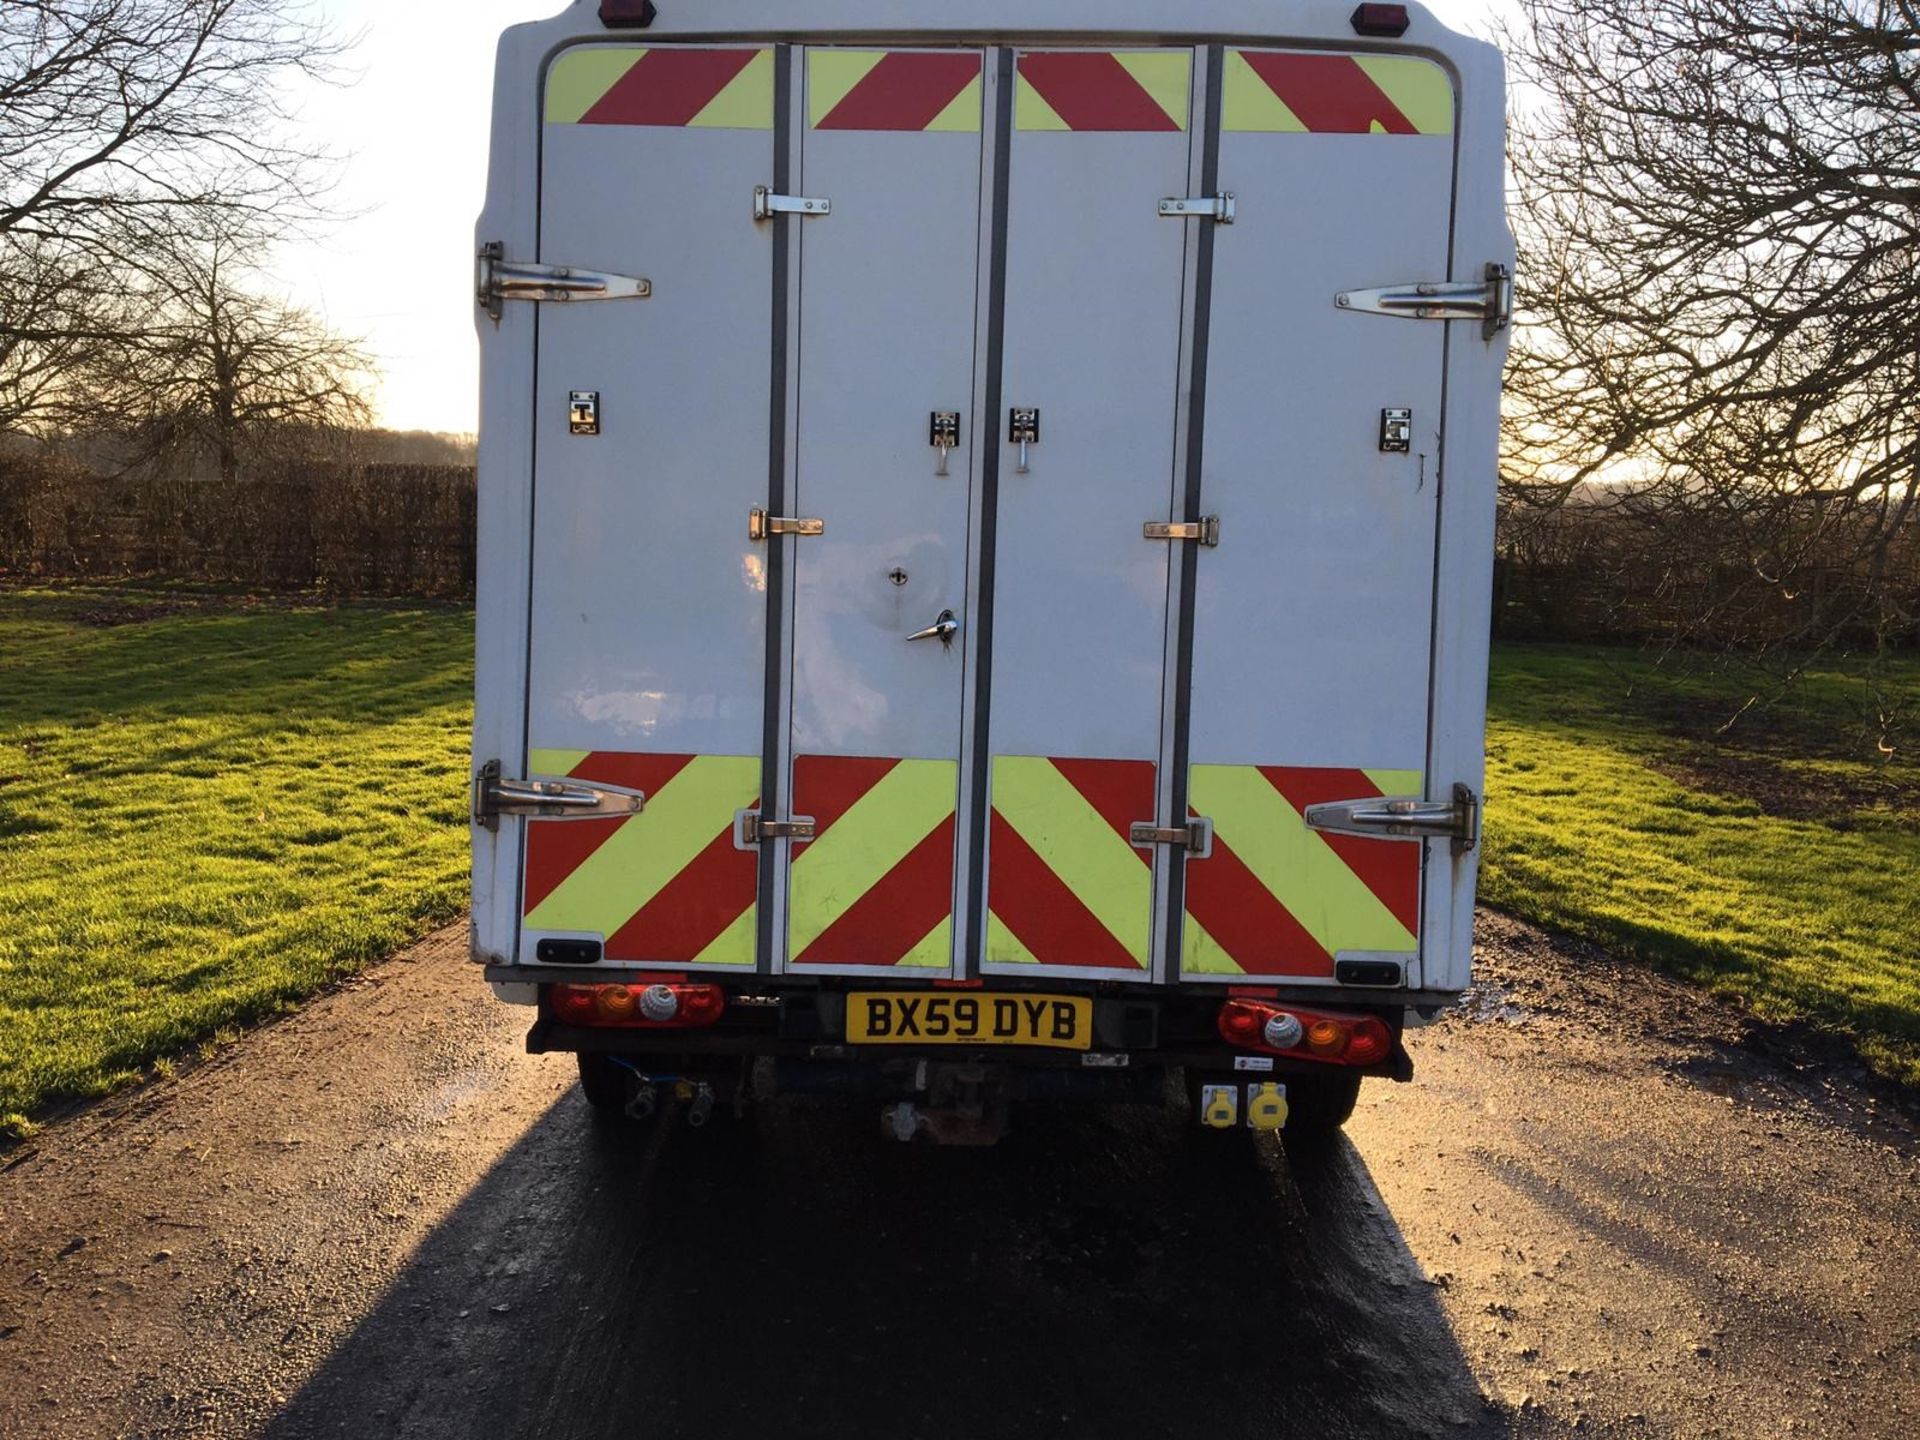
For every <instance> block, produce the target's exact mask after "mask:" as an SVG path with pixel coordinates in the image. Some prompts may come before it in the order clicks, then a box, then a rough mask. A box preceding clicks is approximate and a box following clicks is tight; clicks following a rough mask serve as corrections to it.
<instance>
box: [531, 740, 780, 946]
mask: <svg viewBox="0 0 1920 1440" xmlns="http://www.w3.org/2000/svg"><path fill="white" fill-rule="evenodd" d="M532 761H533V766H532V768H533V772H534V773H535V774H536V775H550V776H560V777H566V778H571V779H575V780H583V781H586V782H588V783H589V784H601V785H618V786H621V787H623V788H625V789H629V790H639V791H643V792H644V793H645V794H646V797H647V808H646V812H645V813H644V814H641V815H634V816H629V817H627V818H625V819H619V820H533V821H530V822H529V823H528V826H527V868H526V894H525V901H524V908H525V913H526V924H527V928H528V929H531V930H549V931H563V932H574V933H580V934H587V935H599V936H602V937H603V938H604V940H605V944H606V957H607V959H609V960H637V961H645V962H652V963H658V964H676V965H740V966H751V965H752V964H753V963H754V961H755V959H756V954H757V949H758V945H757V939H758V931H757V928H756V927H757V920H756V914H755V911H756V909H757V906H756V904H755V901H756V899H757V895H758V885H759V875H760V861H759V857H758V856H757V855H754V854H752V853H750V852H747V851H744V850H741V849H739V848H738V847H737V846H736V845H735V844H734V838H733V837H734V818H735V816H736V815H738V814H739V812H740V811H742V810H750V809H752V808H753V806H754V804H755V803H756V800H757V797H758V796H759V794H760V760H759V758H758V757H757V756H752V755H636V754H629V753H625V752H614V751H598V752H588V751H582V750H536V751H535V752H534V753H533V757H532Z"/></svg>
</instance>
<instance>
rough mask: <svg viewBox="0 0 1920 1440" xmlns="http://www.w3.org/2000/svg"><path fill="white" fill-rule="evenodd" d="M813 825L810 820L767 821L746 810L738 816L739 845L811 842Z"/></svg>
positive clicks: (753, 811)
mask: <svg viewBox="0 0 1920 1440" xmlns="http://www.w3.org/2000/svg"><path fill="white" fill-rule="evenodd" d="M814 833H815V824H814V822H813V821H812V820H808V819H806V818H804V817H803V818H801V819H798V820H768V819H766V818H765V817H764V816H762V815H761V813H760V812H759V811H758V810H748V811H745V812H744V813H742V815H741V816H740V843H741V844H743V845H765V844H767V843H769V842H770V841H774V840H811V839H813V837H814Z"/></svg>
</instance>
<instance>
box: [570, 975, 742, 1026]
mask: <svg viewBox="0 0 1920 1440" xmlns="http://www.w3.org/2000/svg"><path fill="white" fill-rule="evenodd" d="M662 992H665V995H663V994H662ZM669 997H670V998H671V1000H672V1002H673V1003H672V1004H671V1006H669V1005H667V1004H666V1003H664V1002H665V1000H666V999H667V998H669ZM547 1001H548V1004H549V1006H550V1007H551V1008H552V1011H553V1014H554V1017H555V1018H556V1019H558V1020H561V1021H564V1022H565V1023H566V1024H568V1025H583V1026H587V1027H589V1028H594V1029H602V1030H607V1029H617V1030H692V1029H697V1028H699V1027H701V1026H704V1025H711V1024H713V1022H714V1021H716V1020H718V1019H719V1018H720V1016H721V1014H722V1013H723V1012H724V1011H725V1010H726V1008H727V994H726V991H724V990H722V989H721V988H720V987H719V986H718V985H663V984H653V985H555V986H554V987H553V988H552V990H551V991H550V993H549V994H548V996H547ZM654 1016H660V1017H662V1018H659V1019H655V1018H653V1017H654Z"/></svg>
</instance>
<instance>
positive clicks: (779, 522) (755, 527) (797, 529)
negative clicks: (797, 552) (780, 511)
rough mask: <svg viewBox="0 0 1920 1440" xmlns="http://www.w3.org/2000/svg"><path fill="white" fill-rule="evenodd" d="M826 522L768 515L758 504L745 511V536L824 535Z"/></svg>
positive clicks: (793, 516)
mask: <svg viewBox="0 0 1920 1440" xmlns="http://www.w3.org/2000/svg"><path fill="white" fill-rule="evenodd" d="M826 533H827V522H826V521H824V520H804V519H801V518H800V517H799V516H797V515H769V514H767V512H766V511H764V510H762V509H761V508H760V507H759V506H757V505H756V506H754V508H753V509H751V510H749V511H748V512H747V538H748V539H749V540H765V539H766V538H767V537H768V536H769V535H824V534H826Z"/></svg>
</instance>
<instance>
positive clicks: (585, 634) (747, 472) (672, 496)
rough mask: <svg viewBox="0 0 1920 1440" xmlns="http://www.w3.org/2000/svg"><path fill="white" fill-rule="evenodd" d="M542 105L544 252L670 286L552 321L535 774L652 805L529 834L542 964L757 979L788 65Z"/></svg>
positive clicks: (541, 375) (532, 725) (614, 50)
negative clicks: (764, 218)
mask: <svg viewBox="0 0 1920 1440" xmlns="http://www.w3.org/2000/svg"><path fill="white" fill-rule="evenodd" d="M544 106H545V109H544V123H543V126H542V187H541V197H542V198H541V211H540V255H539V258H540V259H541V260H542V261H544V262H546V263H548V264H557V265H575V266H584V267H589V268H593V269H602V270H612V271H614V272H617V273H624V274H629V275H640V276H646V277H648V278H649V279H651V280H652V282H653V297H652V298H651V299H650V300H648V301H647V302H646V303H645V304H607V305H592V304H586V305H570V306H569V305H543V306H542V307H541V309H540V317H539V322H538V323H539V329H538V384H537V387H536V394H535V396H534V400H533V403H534V407H535V412H534V413H535V426H536V430H535V442H534V444H535V450H534V486H535V490H534V508H533V530H532V538H531V545H532V551H533V555H532V564H533V582H532V584H533V593H532V633H531V643H530V649H529V655H528V694H527V720H528V744H529V749H530V752H531V753H530V754H529V755H528V757H527V760H528V765H529V770H530V772H531V773H532V774H535V775H540V776H546V777H555V778H557V777H562V776H572V777H575V778H578V779H581V780H585V781H589V782H593V783H596V784H600V785H606V786H618V787H625V788H629V789H634V790H640V791H643V792H645V794H646V795H647V796H648V805H647V809H646V813H645V814H644V815H640V816H636V817H634V818H633V819H630V820H615V821H602V820H594V821H565V822H562V821H539V820H535V821H531V822H529V828H528V837H527V858H526V871H525V877H524V891H523V897H522V898H523V913H524V917H525V918H524V930H523V935H522V945H521V953H522V958H523V959H532V958H534V956H535V954H537V953H538V952H539V950H540V947H541V945H542V943H543V942H550V941H555V940H559V941H567V940H573V941H577V942H580V943H582V944H585V945H587V946H594V947H604V952H603V953H604V954H605V956H606V957H607V958H608V959H613V960H624V961H637V962H641V963H644V964H651V965H660V966H666V967H670V968H673V969H721V970H729V969H734V970H737V969H750V968H751V967H753V965H754V964H755V961H756V958H757V947H756V936H757V927H758V917H757V906H756V887H757V882H758V869H759V857H758V854H757V852H756V851H755V850H752V849H748V848H745V847H743V846H741V845H739V844H737V843H736V838H735V837H736V828H737V817H738V816H739V815H740V814H741V812H743V811H746V810H748V809H751V808H752V807H753V806H754V805H755V803H756V800H757V797H758V795H759V792H760V784H761V751H762V734H763V725H764V713H765V702H766V685H765V673H766V611H767V596H766V574H765V557H764V547H761V546H757V545H754V544H753V543H751V542H750V541H749V539H748V533H747V523H748V514H749V512H750V510H752V509H753V508H754V507H755V506H757V505H764V504H765V500H766V496H767V493H768V453H769V443H768V442H769V434H768V427H769V408H770V400H769V392H770V386H771V369H770V364H769V352H768V336H769V334H770V332H771V310H772V292H773V286H772V272H771V263H772V253H773V252H772V243H773V241H772V236H771V235H770V233H769V232H768V228H767V227H765V226H763V225H756V223H755V221H754V218H753V192H754V187H755V186H757V185H763V184H766V183H767V182H768V180H770V179H771V178H772V176H773V173H774V168H773V167H774V54H773V52H772V51H771V50H770V49H766V48H754V47H731V48H718V49H716V48H705V47H693V48H689V47H673V48H651V49H649V48H643V47H636V46H631V45H591V46H582V47H578V48H574V49H569V50H566V51H564V52H562V53H561V54H560V55H559V56H558V57H556V59H555V60H554V61H553V62H552V64H551V65H550V67H549V70H548V74H547V80H546V93H545V100H544ZM689 337H696V338H697V343H689ZM574 392H587V393H590V394H592V395H594V396H596V397H597V401H598V407H599V417H600V425H599V433H598V434H593V435H581V434H574V433H572V425H571V423H570V417H571V415H572V411H573V407H572V403H571V402H572V398H573V394H574ZM551 948H552V947H549V949H550V950H551ZM552 953H553V954H555V955H556V956H562V955H564V954H566V953H567V952H565V951H564V950H562V951H553V952H552Z"/></svg>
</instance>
